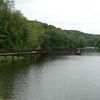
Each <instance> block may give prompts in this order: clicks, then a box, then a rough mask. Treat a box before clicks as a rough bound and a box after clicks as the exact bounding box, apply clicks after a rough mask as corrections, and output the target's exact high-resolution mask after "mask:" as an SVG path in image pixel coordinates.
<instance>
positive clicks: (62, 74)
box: [0, 53, 100, 100]
mask: <svg viewBox="0 0 100 100" xmlns="http://www.w3.org/2000/svg"><path fill="white" fill-rule="evenodd" d="M99 55H100V53H90V54H89V53H88V55H87V53H84V54H83V55H81V56H78V55H77V56H75V55H70V56H68V55H62V56H61V55H51V56H50V55H38V56H34V57H33V58H32V59H27V60H23V61H18V62H14V63H13V64H1V65H0V96H2V97H4V100H6V99H7V98H11V99H12V100H100V95H99V93H100V87H99V84H100V77H99V76H100V66H99V65H100V56H99Z"/></svg>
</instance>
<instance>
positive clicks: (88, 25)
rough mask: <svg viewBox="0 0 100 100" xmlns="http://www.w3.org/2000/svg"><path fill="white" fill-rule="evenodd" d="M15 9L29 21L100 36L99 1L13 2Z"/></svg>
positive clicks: (41, 0) (52, 0)
mask: <svg viewBox="0 0 100 100" xmlns="http://www.w3.org/2000/svg"><path fill="white" fill-rule="evenodd" d="M15 7H16V9H18V10H20V11H21V12H22V13H23V15H24V16H26V17H27V18H28V19H29V20H38V21H41V22H44V23H47V24H51V25H54V26H56V27H59V28H62V29H66V30H79V31H83V32H85V33H93V34H100V0H15Z"/></svg>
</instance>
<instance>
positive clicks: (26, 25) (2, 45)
mask: <svg viewBox="0 0 100 100" xmlns="http://www.w3.org/2000/svg"><path fill="white" fill-rule="evenodd" d="M86 46H94V47H98V48H100V35H92V34H86V33H83V32H80V31H76V30H62V29H60V28H56V27H55V26H52V25H48V24H46V23H42V22H39V21H30V20H28V19H27V18H26V17H24V16H23V14H22V13H21V12H20V11H18V10H16V9H15V7H14V0H0V50H1V51H3V50H4V51H11V50H32V49H59V48H83V47H86Z"/></svg>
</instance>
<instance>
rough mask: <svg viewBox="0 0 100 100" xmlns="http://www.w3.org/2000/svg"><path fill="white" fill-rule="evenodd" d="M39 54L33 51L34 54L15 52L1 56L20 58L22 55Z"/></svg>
mask: <svg viewBox="0 0 100 100" xmlns="http://www.w3.org/2000/svg"><path fill="white" fill-rule="evenodd" d="M37 53H39V52H37V51H32V52H15V53H0V56H20V55H29V54H37Z"/></svg>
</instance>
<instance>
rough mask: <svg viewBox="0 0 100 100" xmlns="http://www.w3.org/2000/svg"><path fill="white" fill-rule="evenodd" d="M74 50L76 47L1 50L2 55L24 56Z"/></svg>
mask: <svg viewBox="0 0 100 100" xmlns="http://www.w3.org/2000/svg"><path fill="white" fill-rule="evenodd" d="M62 51H64V52H73V53H75V49H64V50H33V51H16V52H1V53H0V56H24V55H33V54H47V53H51V52H62Z"/></svg>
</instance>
